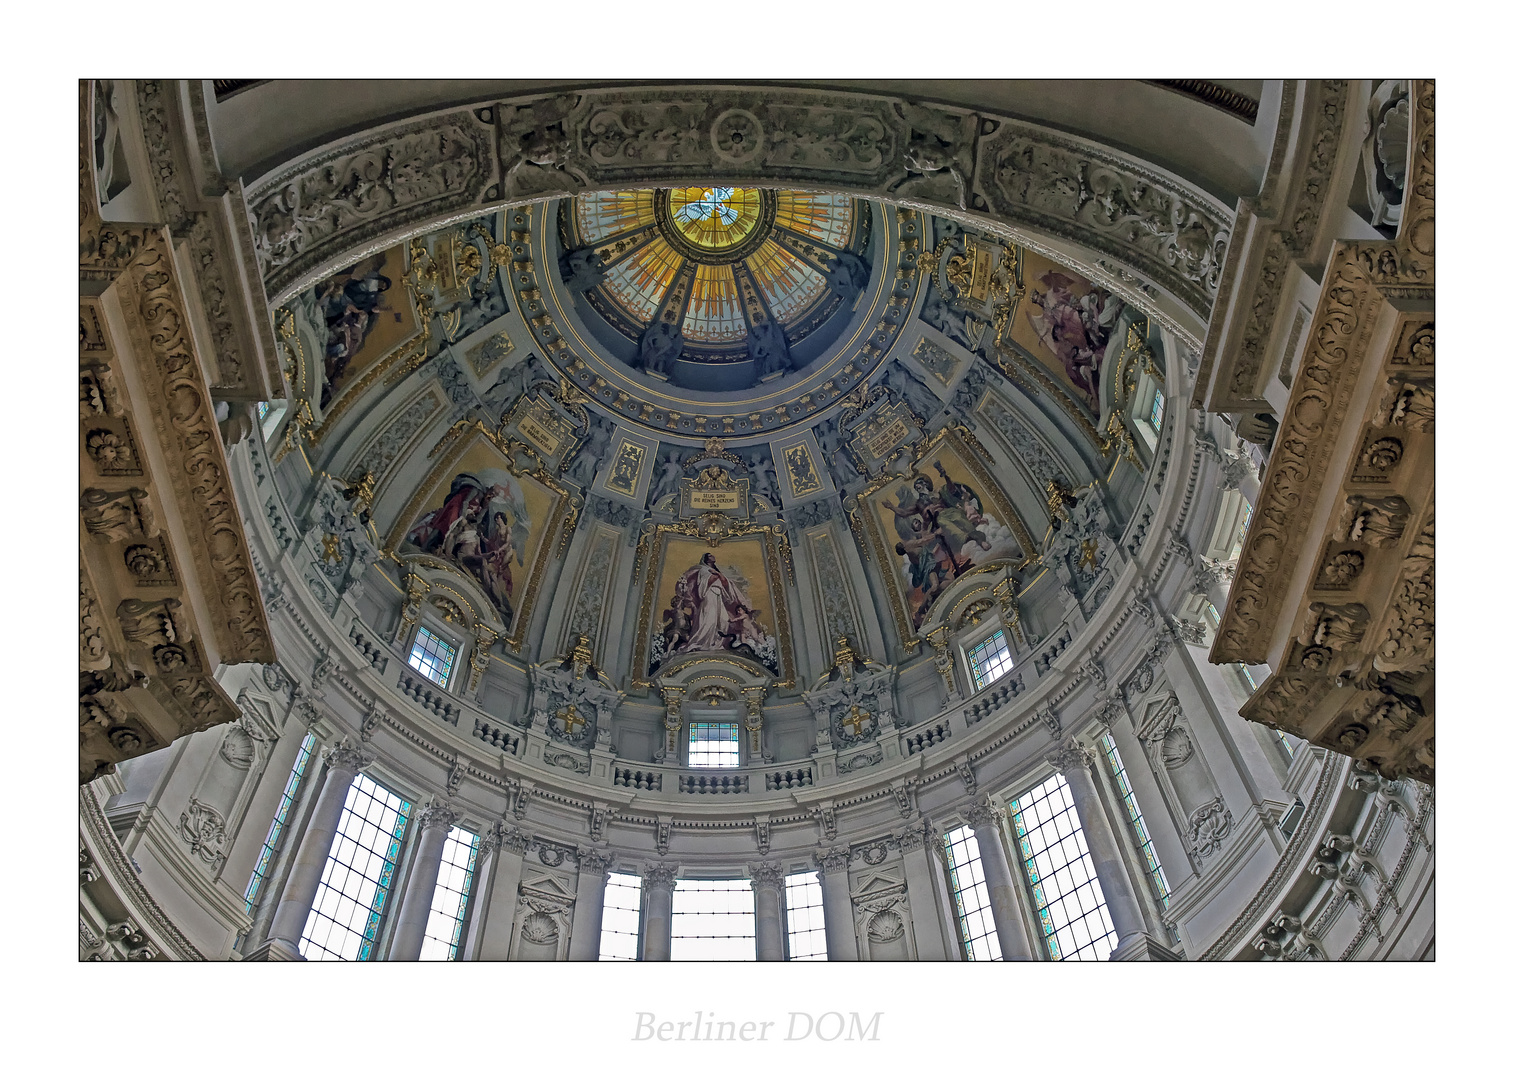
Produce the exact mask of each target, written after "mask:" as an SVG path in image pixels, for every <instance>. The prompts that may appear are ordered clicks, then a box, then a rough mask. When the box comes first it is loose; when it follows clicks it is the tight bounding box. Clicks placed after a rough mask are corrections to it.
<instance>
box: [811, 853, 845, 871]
mask: <svg viewBox="0 0 1514 1080" xmlns="http://www.w3.org/2000/svg"><path fill="white" fill-rule="evenodd" d="M815 861H816V862H817V863H819V864H820V872H821V873H822V874H844V873H845V872H846V868H847V866H848V865H850V863H851V861H852V853H851V852H850V851H849V850H848V849H846V848H844V847H837V848H822V849H821V850H820V851H817V852H815Z"/></svg>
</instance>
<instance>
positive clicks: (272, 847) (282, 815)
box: [245, 731, 315, 915]
mask: <svg viewBox="0 0 1514 1080" xmlns="http://www.w3.org/2000/svg"><path fill="white" fill-rule="evenodd" d="M314 750H315V732H313V731H307V732H306V733H305V738H304V739H302V740H301V741H300V752H299V753H298V754H297V755H295V759H294V768H292V769H290V770H289V779H288V780H285V781H284V794H283V795H281V796H280V797H279V808H278V810H277V811H275V812H274V815H273V824H272V825H270V826H268V836H267V837H266V838H265V839H264V840H263V850H262V852H260V853H259V855H258V864H257V866H255V867H253V870H252V878H251V880H249V881H248V882H247V892H246V894H245V896H246V901H247V914H249V915H251V914H252V909H253V908H254V907H256V906H257V902H258V894H259V893H261V892H262V891H263V882H264V881H266V880H267V879H268V871H269V870H270V869H271V868H272V866H273V857H274V855H275V854H277V852H278V850H279V841H280V840H281V839H283V836H284V826H286V825H288V824H289V811H290V810H291V809H292V808H293V807H294V799H295V796H296V795H297V794H298V793H299V790H300V784H301V783H302V782H303V781H304V779H305V769H306V767H307V766H309V764H310V755H311V753H312V752H313V751H314Z"/></svg>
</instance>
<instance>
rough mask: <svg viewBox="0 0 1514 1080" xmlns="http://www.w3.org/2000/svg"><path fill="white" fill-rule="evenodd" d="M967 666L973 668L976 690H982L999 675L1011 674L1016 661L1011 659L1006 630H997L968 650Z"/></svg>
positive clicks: (974, 687)
mask: <svg viewBox="0 0 1514 1080" xmlns="http://www.w3.org/2000/svg"><path fill="white" fill-rule="evenodd" d="M967 666H968V667H969V668H971V669H972V673H973V689H975V690H982V689H983V688H984V687H985V686H987V685H988V684H989V683H991V682H993V681H994V680H995V679H997V678H998V677H999V676H1001V675H1007V674H1009V670H1010V669H1011V668H1012V667H1014V666H1015V662H1014V661H1013V660H1012V659H1010V655H1009V643H1008V642H1007V641H1005V640H1004V631H1003V630H995V631H994V632H993V633H992V634H991V635H990V636H988V637H986V638H984V639H983V640H982V641H980V642H978V644H976V645H974V646H973V647H972V649H970V650H969V651H968V654H967Z"/></svg>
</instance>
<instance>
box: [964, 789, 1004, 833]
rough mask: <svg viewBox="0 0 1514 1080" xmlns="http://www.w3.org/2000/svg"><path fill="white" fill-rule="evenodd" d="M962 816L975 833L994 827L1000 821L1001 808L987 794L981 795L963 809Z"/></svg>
mask: <svg viewBox="0 0 1514 1080" xmlns="http://www.w3.org/2000/svg"><path fill="white" fill-rule="evenodd" d="M962 816H963V817H964V818H966V819H967V824H968V825H970V826H971V827H972V830H973V832H974V833H976V832H978V831H980V830H982V829H992V828H994V827H995V826H996V825H998V823H999V809H998V807H996V806H994V804H993V801H992V800H991V799H989V797H988V796H987V795H979V796H978V797H977V798H976V799H974V800H973V801H972V802H970V803H968V804H967V806H966V807H964V808H963V810H962Z"/></svg>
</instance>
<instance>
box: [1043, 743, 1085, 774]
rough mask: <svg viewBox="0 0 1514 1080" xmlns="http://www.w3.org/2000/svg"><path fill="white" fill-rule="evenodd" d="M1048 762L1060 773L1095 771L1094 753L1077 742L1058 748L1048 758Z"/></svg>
mask: <svg viewBox="0 0 1514 1080" xmlns="http://www.w3.org/2000/svg"><path fill="white" fill-rule="evenodd" d="M1046 760H1047V762H1048V763H1050V765H1051V767H1052V768H1054V769H1056V770H1057V771H1058V772H1060V773H1065V772H1067V771H1068V770H1070V769H1083V770H1084V771H1092V769H1093V752H1092V751H1090V750H1089V749H1088V747H1086V746H1083V745H1082V744H1080V743H1075V742H1070V743H1064V744H1063V745H1061V746H1059V747H1057V748H1056V749H1055V750H1053V751H1052V752H1051V753H1050V754H1048V755H1047V756H1046Z"/></svg>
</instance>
